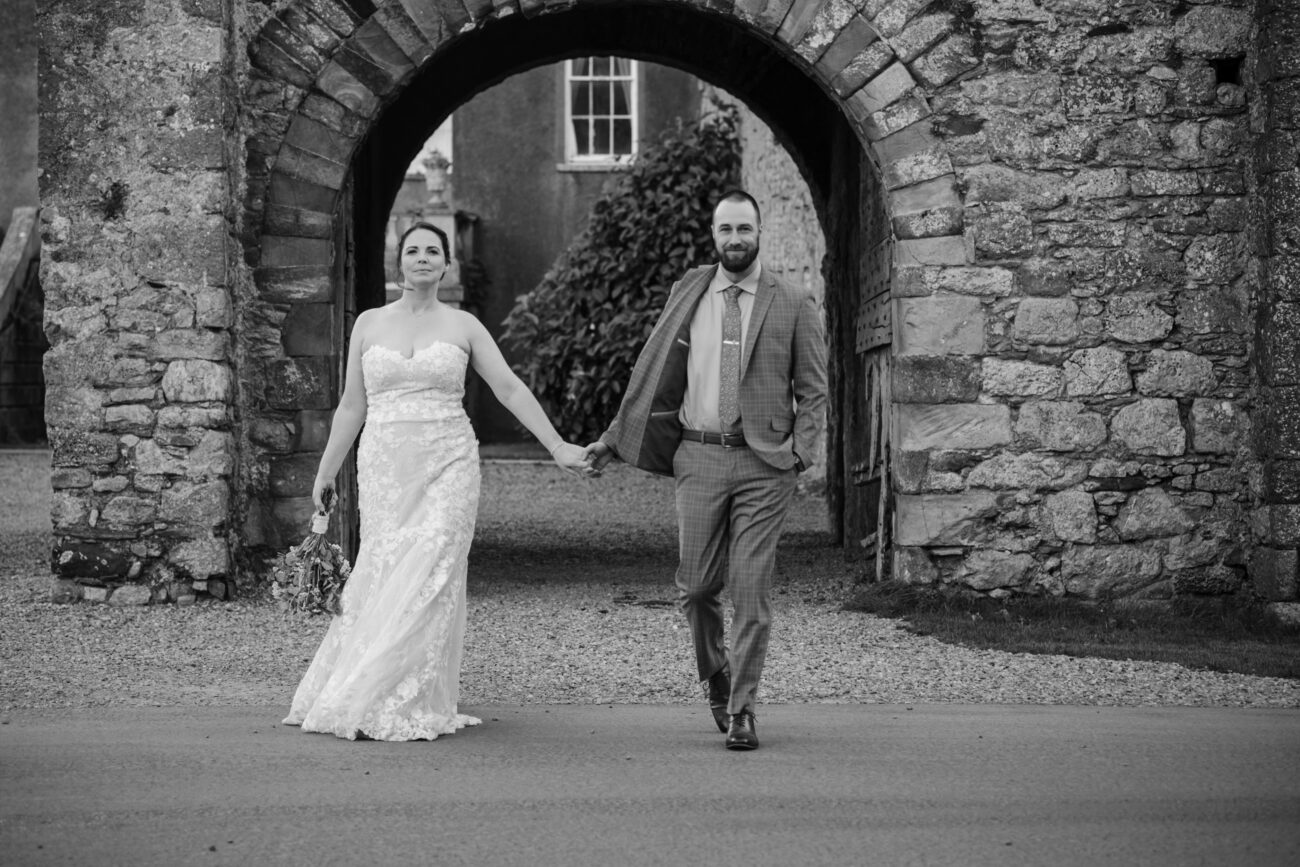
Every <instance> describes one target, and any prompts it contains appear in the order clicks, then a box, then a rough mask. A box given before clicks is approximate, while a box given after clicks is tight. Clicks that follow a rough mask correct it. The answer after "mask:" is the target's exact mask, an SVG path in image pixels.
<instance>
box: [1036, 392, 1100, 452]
mask: <svg viewBox="0 0 1300 867" xmlns="http://www.w3.org/2000/svg"><path fill="white" fill-rule="evenodd" d="M1015 435H1017V437H1018V438H1021V439H1023V441H1024V443H1026V445H1027V446H1030V447H1032V448H1049V450H1052V451H1088V450H1092V448H1096V447H1097V446H1100V445H1101V443H1104V442H1106V421H1105V419H1102V417H1101V416H1100V415H1097V413H1096V412H1084V407H1083V404H1082V403H1078V402H1074V400H1061V402H1056V400H1035V402H1031V403H1026V404H1024V406H1023V407H1021V415H1019V417H1018V419H1017V421H1015Z"/></svg>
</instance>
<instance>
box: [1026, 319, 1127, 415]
mask: <svg viewBox="0 0 1300 867" xmlns="http://www.w3.org/2000/svg"><path fill="white" fill-rule="evenodd" d="M1022 303H1023V302H1022ZM1132 387H1133V381H1132V379H1131V378H1130V376H1129V372H1128V360H1127V359H1126V358H1125V357H1124V353H1122V352H1120V351H1119V350H1118V349H1110V348H1107V347H1104V346H1099V347H1096V348H1094V349H1081V350H1079V351H1078V352H1075V353H1073V354H1071V355H1070V357H1069V358H1068V359H1066V361H1065V393H1066V394H1067V395H1069V396H1070V397H1103V396H1109V395H1120V394H1128V393H1129V391H1131V390H1132Z"/></svg>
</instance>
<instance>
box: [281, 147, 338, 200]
mask: <svg viewBox="0 0 1300 867" xmlns="http://www.w3.org/2000/svg"><path fill="white" fill-rule="evenodd" d="M275 170H276V171H277V172H283V173H284V174H287V175H292V176H293V177H296V178H302V179H303V180H305V181H307V182H309V183H313V184H319V185H321V186H324V187H330V188H333V189H336V190H337V189H342V188H343V180H344V178H345V177H347V172H348V167H347V165H346V164H345V163H336V162H334V161H333V160H328V159H326V158H325V157H322V156H319V155H317V154H314V153H310V152H308V151H304V150H300V149H299V148H296V147H294V146H293V145H289V144H286V145H283V146H281V148H280V150H279V151H278V152H277V154H276V158H275Z"/></svg>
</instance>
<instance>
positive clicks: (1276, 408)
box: [1258, 386, 1300, 458]
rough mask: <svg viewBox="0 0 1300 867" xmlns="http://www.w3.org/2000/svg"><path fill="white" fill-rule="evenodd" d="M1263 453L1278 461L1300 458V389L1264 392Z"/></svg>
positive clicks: (1292, 387)
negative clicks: (1280, 459)
mask: <svg viewBox="0 0 1300 867" xmlns="http://www.w3.org/2000/svg"><path fill="white" fill-rule="evenodd" d="M1260 406H1261V411H1260V415H1261V416H1262V421H1261V423H1260V424H1259V425H1258V429H1259V432H1260V438H1261V446H1260V448H1261V451H1262V452H1263V453H1264V454H1271V455H1272V456H1273V457H1275V458H1296V457H1300V411H1297V407H1300V388H1298V387H1294V386H1288V387H1286V388H1265V389H1261V400H1260Z"/></svg>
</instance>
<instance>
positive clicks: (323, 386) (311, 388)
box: [266, 357, 333, 409]
mask: <svg viewBox="0 0 1300 867" xmlns="http://www.w3.org/2000/svg"><path fill="white" fill-rule="evenodd" d="M330 367H331V365H330V359H328V358H319V357H317V358H285V359H280V360H277V361H274V362H272V363H271V365H270V366H269V368H268V369H267V375H266V401H267V404H268V405H269V406H271V407H272V408H274V409H328V408H330V406H331V405H332V403H333V401H332V399H331V394H330Z"/></svg>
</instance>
